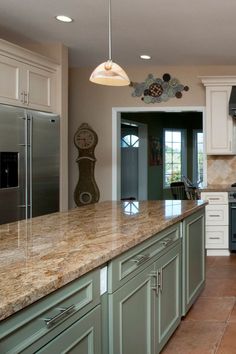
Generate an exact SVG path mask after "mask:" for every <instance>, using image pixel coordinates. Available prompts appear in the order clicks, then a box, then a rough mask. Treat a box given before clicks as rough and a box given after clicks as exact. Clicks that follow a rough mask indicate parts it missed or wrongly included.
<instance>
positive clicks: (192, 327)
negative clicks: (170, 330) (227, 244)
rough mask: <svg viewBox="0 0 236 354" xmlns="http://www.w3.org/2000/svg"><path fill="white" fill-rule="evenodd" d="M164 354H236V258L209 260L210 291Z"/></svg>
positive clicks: (189, 313)
mask: <svg viewBox="0 0 236 354" xmlns="http://www.w3.org/2000/svg"><path fill="white" fill-rule="evenodd" d="M161 353H162V354H236V254H234V255H231V256H229V257H207V269H206V287H205V289H204V291H203V292H202V294H201V296H200V297H199V298H198V300H197V301H196V303H195V304H194V305H193V306H192V308H191V309H190V311H189V312H188V314H187V316H186V317H185V319H184V320H183V321H182V322H181V324H180V326H179V327H178V328H177V330H176V331H175V333H174V335H173V336H172V338H171V339H170V340H169V342H168V343H167V344H166V346H165V347H164V349H163V350H162V352H161Z"/></svg>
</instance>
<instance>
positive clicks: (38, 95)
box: [25, 66, 56, 112]
mask: <svg viewBox="0 0 236 354" xmlns="http://www.w3.org/2000/svg"><path fill="white" fill-rule="evenodd" d="M55 81H56V76H55V72H50V71H46V70H43V69H40V68H38V67H34V66H30V67H27V68H26V84H25V87H26V91H27V92H28V105H29V107H31V108H33V109H37V110H44V111H50V112H53V111H55V103H56V97H55V95H56V84H55Z"/></svg>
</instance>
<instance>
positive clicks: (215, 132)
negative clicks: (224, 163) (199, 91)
mask: <svg viewBox="0 0 236 354" xmlns="http://www.w3.org/2000/svg"><path fill="white" fill-rule="evenodd" d="M201 81H202V83H203V84H204V86H206V130H205V134H206V153H207V154H208V155H234V154H236V144H235V119H233V118H232V117H231V116H230V115H229V98H230V93H231V90H232V85H236V77H235V76H233V77H229V76H222V77H220V76H216V77H201Z"/></svg>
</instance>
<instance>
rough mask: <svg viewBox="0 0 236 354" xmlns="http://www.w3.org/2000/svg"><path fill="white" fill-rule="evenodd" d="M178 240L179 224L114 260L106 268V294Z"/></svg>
mask: <svg viewBox="0 0 236 354" xmlns="http://www.w3.org/2000/svg"><path fill="white" fill-rule="evenodd" d="M179 238H180V224H179V223H178V224H176V225H174V226H172V227H170V228H168V229H166V230H164V231H162V232H160V233H158V234H157V235H154V236H153V237H151V238H150V239H149V240H147V241H145V242H143V243H142V244H140V245H138V246H136V247H134V248H132V249H131V250H129V251H127V252H125V253H124V254H122V255H121V256H119V257H117V258H115V259H114V260H113V261H112V262H111V263H110V265H109V267H108V292H109V293H112V292H114V291H115V290H116V289H118V288H119V287H120V286H122V285H123V284H124V283H126V282H127V281H128V280H129V279H131V278H132V277H133V276H135V275H136V274H137V273H139V272H140V271H141V270H143V269H144V268H145V267H146V266H147V265H149V264H150V262H153V259H154V257H158V256H161V255H162V254H163V252H164V251H165V249H166V248H167V247H169V246H170V245H172V244H175V243H176V241H177V240H178V239H179Z"/></svg>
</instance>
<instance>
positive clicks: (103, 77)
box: [89, 0, 130, 86]
mask: <svg viewBox="0 0 236 354" xmlns="http://www.w3.org/2000/svg"><path fill="white" fill-rule="evenodd" d="M108 1H109V11H108V20H109V21H108V24H109V27H108V35H109V42H108V44H109V59H108V60H107V61H106V62H104V63H102V64H100V65H98V66H97V67H96V69H95V70H94V71H93V72H92V74H91V76H90V79H89V80H90V81H92V82H94V83H95V84H99V85H107V86H127V85H129V84H130V80H129V78H128V76H127V74H126V72H125V71H124V70H123V69H122V68H121V67H120V66H119V65H118V64H116V63H114V62H113V61H112V56H111V50H112V45H111V0H108Z"/></svg>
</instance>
